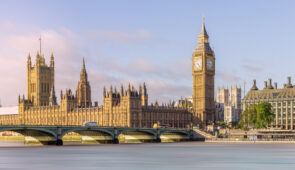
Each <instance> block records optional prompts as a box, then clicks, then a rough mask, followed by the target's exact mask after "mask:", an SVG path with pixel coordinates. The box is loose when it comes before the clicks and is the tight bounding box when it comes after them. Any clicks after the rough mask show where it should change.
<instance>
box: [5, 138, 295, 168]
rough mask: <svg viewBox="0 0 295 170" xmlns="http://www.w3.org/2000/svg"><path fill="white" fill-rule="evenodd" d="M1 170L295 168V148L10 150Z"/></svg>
mask: <svg viewBox="0 0 295 170" xmlns="http://www.w3.org/2000/svg"><path fill="white" fill-rule="evenodd" d="M0 169H53V170H56V169H69V170H74V169H106V170H108V169H111V170H112V169H116V170H117V169H120V170H125V169H126V170H127V169H128V170H138V169H152V170H156V169H218V170H223V169H226V170H228V169H235V170H236V169H295V145H294V144H220V143H202V142H183V143H159V144H156V143H150V144H118V145H113V144H103V145H91V146H85V145H84V146H83V145H81V146H61V147H57V146H29V147H28V146H17V147H16V146H14V147H7V146H6V147H1V148H0Z"/></svg>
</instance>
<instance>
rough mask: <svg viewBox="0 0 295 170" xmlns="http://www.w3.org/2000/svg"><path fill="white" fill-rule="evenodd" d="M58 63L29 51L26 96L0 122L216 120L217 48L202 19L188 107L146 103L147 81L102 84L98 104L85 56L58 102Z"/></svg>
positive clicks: (187, 123) (177, 123)
mask: <svg viewBox="0 0 295 170" xmlns="http://www.w3.org/2000/svg"><path fill="white" fill-rule="evenodd" d="M54 69H55V68H54V56H53V55H51V57H50V63H49V65H47V64H46V63H45V57H44V56H43V55H41V54H39V53H37V55H36V62H35V65H32V62H31V56H30V55H29V56H28V60H27V82H28V89H27V91H28V96H27V97H26V98H25V96H22V97H20V96H19V99H18V108H19V109H18V114H17V115H5V116H4V115H3V116H0V124H25V125H82V124H83V122H87V121H90V122H97V124H98V125H99V126H126V127H152V126H153V124H155V123H160V124H165V125H169V126H170V127H175V128H184V127H191V126H192V125H200V126H201V127H204V126H205V125H208V124H211V123H213V122H214V115H215V102H214V79H215V54H214V51H213V50H212V49H211V47H210V44H209V36H208V34H207V31H206V29H205V24H204V21H203V24H202V28H201V32H200V34H199V36H198V44H197V47H196V49H195V50H194V52H193V55H192V76H193V94H192V101H193V107H192V108H188V104H183V105H180V106H178V107H174V106H173V105H172V104H169V105H167V106H164V105H162V106H159V105H158V103H157V102H156V103H155V105H150V106H148V93H147V88H146V85H145V84H143V85H142V86H140V87H139V88H138V90H136V89H135V88H134V87H131V86H130V85H129V86H128V88H127V89H126V90H124V88H123V86H121V87H120V91H117V89H116V88H114V89H113V87H110V88H109V91H108V92H107V91H106V88H104V89H103V105H101V106H98V104H97V102H95V104H94V105H92V101H91V87H90V83H89V81H88V76H87V71H86V66H85V61H84V58H83V64H82V69H81V73H80V81H79V83H78V86H77V89H76V92H75V93H73V92H72V91H71V90H70V89H68V90H66V91H64V92H63V91H61V92H60V104H57V102H56V101H57V100H56V99H57V97H56V95H55V84H54V76H55V75H54V74H55V72H54ZM177 69H181V68H177ZM102 83H103V82H102Z"/></svg>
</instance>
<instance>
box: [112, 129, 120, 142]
mask: <svg viewBox="0 0 295 170" xmlns="http://www.w3.org/2000/svg"><path fill="white" fill-rule="evenodd" d="M118 136H119V135H118V129H117V128H114V138H113V144H119V139H118Z"/></svg>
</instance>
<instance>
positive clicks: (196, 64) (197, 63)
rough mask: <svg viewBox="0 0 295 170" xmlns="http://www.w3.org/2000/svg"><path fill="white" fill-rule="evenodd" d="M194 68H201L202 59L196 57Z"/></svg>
mask: <svg viewBox="0 0 295 170" xmlns="http://www.w3.org/2000/svg"><path fill="white" fill-rule="evenodd" d="M194 64H195V69H197V70H200V69H201V68H202V60H201V59H197V60H195V63H194Z"/></svg>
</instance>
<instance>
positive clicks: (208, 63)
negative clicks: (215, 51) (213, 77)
mask: <svg viewBox="0 0 295 170" xmlns="http://www.w3.org/2000/svg"><path fill="white" fill-rule="evenodd" d="M207 66H208V68H210V69H212V68H213V62H212V60H210V59H209V60H207Z"/></svg>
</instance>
